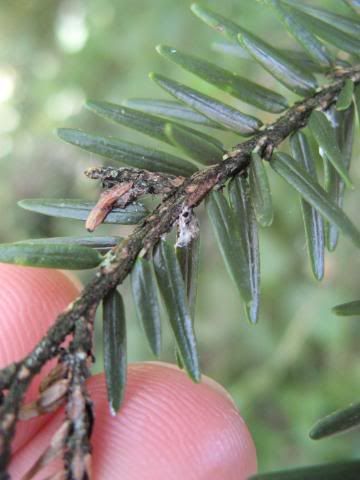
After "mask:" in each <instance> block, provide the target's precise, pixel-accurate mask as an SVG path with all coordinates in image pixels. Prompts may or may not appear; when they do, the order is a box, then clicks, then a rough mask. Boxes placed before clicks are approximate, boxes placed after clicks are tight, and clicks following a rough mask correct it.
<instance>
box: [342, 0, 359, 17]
mask: <svg viewBox="0 0 360 480" xmlns="http://www.w3.org/2000/svg"><path fill="white" fill-rule="evenodd" d="M343 2H344V3H345V4H346V5H347V6H348V7H349V8H351V11H352V12H355V13H357V14H359V13H360V10H359V9H360V2H359V0H343Z"/></svg>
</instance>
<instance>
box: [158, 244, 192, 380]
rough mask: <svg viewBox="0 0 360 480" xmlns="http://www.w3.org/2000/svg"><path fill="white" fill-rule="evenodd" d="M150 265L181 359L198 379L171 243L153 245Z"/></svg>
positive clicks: (189, 371) (183, 292) (178, 272)
mask: <svg viewBox="0 0 360 480" xmlns="http://www.w3.org/2000/svg"><path fill="white" fill-rule="evenodd" d="M154 267H155V273H156V277H157V281H158V285H159V289H160V292H161V295H162V297H163V300H164V304H165V307H166V310H167V313H168V317H169V321H170V324H171V327H172V330H173V333H174V336H175V340H176V345H177V349H178V351H179V353H180V355H181V361H182V363H183V365H184V367H185V369H186V371H187V372H188V374H189V376H190V377H191V378H192V379H193V380H194V381H195V382H199V381H200V378H201V373H200V366H199V359H198V353H197V347H196V339H195V333H194V329H193V322H192V319H191V316H190V312H189V306H188V302H187V298H186V290H185V284H184V280H183V277H182V273H181V269H180V266H179V263H178V261H177V258H176V255H175V250H174V246H173V245H172V244H171V243H169V242H168V241H161V242H160V244H159V245H158V246H157V248H156V250H155V254H154Z"/></svg>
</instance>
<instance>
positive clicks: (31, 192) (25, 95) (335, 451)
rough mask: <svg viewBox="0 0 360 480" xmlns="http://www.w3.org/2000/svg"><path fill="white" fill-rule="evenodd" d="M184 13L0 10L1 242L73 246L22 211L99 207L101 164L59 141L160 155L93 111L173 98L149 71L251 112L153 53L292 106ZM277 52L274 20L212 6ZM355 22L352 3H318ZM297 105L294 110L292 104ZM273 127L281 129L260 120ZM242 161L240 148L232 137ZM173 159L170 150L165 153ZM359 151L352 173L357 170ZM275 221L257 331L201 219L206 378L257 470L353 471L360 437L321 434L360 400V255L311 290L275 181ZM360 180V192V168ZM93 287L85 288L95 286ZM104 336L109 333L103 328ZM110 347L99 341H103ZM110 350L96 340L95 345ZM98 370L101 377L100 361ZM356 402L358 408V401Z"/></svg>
mask: <svg viewBox="0 0 360 480" xmlns="http://www.w3.org/2000/svg"><path fill="white" fill-rule="evenodd" d="M190 3H191V2H190V1H178V0H153V1H152V2H148V1H145V0H137V1H133V0H87V1H85V0H84V1H79V0H63V1H60V0H53V1H51V2H44V1H43V0H9V1H7V0H1V15H0V45H1V50H0V166H1V177H0V182H1V183H0V187H1V188H0V205H1V223H0V236H1V241H2V242H7V241H15V240H20V239H25V238H29V237H32V238H34V237H42V236H58V235H68V234H71V235H74V234H80V233H83V226H82V225H80V224H77V223H76V222H72V221H59V220H55V219H52V218H50V217H41V216H39V215H35V214H30V213H26V212H24V211H21V210H20V209H19V208H18V207H17V206H16V202H17V201H18V200H19V199H21V198H28V197H35V198H36V197H46V196H49V197H58V198H61V197H73V198H76V197H78V198H84V199H85V198H86V199H92V200H94V199H95V198H96V196H97V194H98V185H97V184H96V183H93V182H90V181H89V180H87V179H86V178H85V177H84V176H83V174H82V172H83V170H84V169H85V168H87V167H89V166H92V165H99V164H100V163H101V159H99V158H98V157H95V156H94V155H90V154H86V153H83V152H81V151H78V150H77V149H75V147H71V146H69V145H66V144H64V143H62V142H61V141H60V140H58V139H57V138H56V135H55V133H54V130H55V128H56V127H60V126H68V127H78V128H82V129H84V130H88V131H91V132H99V133H105V134H116V135H118V136H119V137H121V138H125V139H131V140H135V141H139V142H143V143H144V144H151V141H150V140H148V139H147V138H142V137H141V135H140V134H135V133H133V132H130V131H127V130H126V129H125V128H123V127H115V126H113V125H110V124H107V123H106V122H104V121H101V120H100V119H97V118H95V117H94V115H92V114H91V113H90V112H87V111H86V110H84V109H83V108H82V106H83V103H84V100H85V99H86V98H95V99H103V100H108V101H114V102H117V103H120V102H121V101H122V100H123V99H125V98H131V97H151V96H153V97H155V98H163V97H164V94H163V93H162V92H161V91H159V90H158V88H157V87H156V85H154V84H152V82H151V81H150V80H149V79H148V77H147V74H148V72H149V71H156V72H160V73H165V74H167V75H169V76H172V77H173V78H175V79H177V80H183V81H184V82H187V83H189V82H191V85H192V86H194V87H195V88H201V89H202V91H204V92H206V93H208V94H212V95H216V96H217V97H218V98H221V99H224V100H225V101H228V102H232V104H233V105H235V106H236V105H238V106H240V107H241V108H242V109H243V110H244V111H246V112H249V113H256V114H259V112H255V111H254V112H252V109H251V108H250V107H249V106H246V105H242V104H241V102H238V101H235V100H234V99H232V98H231V97H228V98H227V96H226V95H225V94H222V93H219V92H218V91H216V90H215V89H214V88H212V87H210V86H209V85H207V84H205V83H203V82H201V81H200V80H197V79H195V77H192V76H191V75H190V74H186V73H185V72H183V71H181V70H180V69H179V68H176V67H174V66H173V65H171V64H169V63H166V61H165V60H163V59H162V58H161V57H160V56H159V55H157V54H156V52H155V49H154V46H155V45H156V44H158V43H164V44H169V45H172V46H175V47H179V48H182V49H184V50H186V51H188V52H192V53H196V54H199V55H201V56H203V57H204V58H208V59H212V60H215V59H216V61H217V63H218V64H219V65H224V66H227V67H229V68H230V69H233V70H234V71H236V72H240V73H241V72H242V73H243V74H244V75H245V76H247V77H252V78H253V79H254V80H256V81H257V82H259V83H262V84H265V85H267V86H268V87H269V88H271V87H274V88H276V89H277V90H278V91H279V92H282V93H285V94H286V95H287V96H288V97H290V98H292V95H291V94H290V95H289V92H287V91H285V89H284V88H282V87H281V86H279V85H278V84H276V82H275V81H274V80H273V79H272V78H270V77H269V76H268V75H267V74H265V73H264V72H263V71H262V70H261V69H260V68H259V67H257V66H255V65H254V64H252V63H250V62H249V61H244V60H240V59H238V58H235V57H226V58H224V57H223V56H222V55H221V54H218V53H216V54H214V52H213V50H212V49H211V43H212V42H213V41H214V40H221V38H220V37H219V36H218V35H217V34H216V33H215V32H213V31H211V30H210V29H208V28H207V27H206V26H205V25H204V24H202V23H201V22H200V21H198V20H197V19H196V18H195V17H194V16H193V15H192V14H191V12H190V10H189V6H190ZM203 3H204V4H205V5H208V6H210V7H213V8H214V9H217V10H218V11H221V12H222V13H223V14H224V15H227V16H229V17H231V18H233V19H238V21H239V22H240V23H241V24H242V25H244V26H246V27H247V28H249V29H255V30H256V31H257V32H259V35H261V36H263V38H266V39H267V40H268V41H270V42H271V43H276V42H281V44H282V45H283V46H284V47H290V46H294V45H293V44H292V42H291V40H290V38H289V37H288V36H287V35H286V33H284V31H283V30H282V29H281V28H279V23H278V21H277V19H276V18H275V17H274V16H273V15H271V14H270V12H269V11H268V10H267V9H265V8H263V7H261V6H259V4H257V2H255V1H253V0H243V1H239V0H237V1H235V0H223V1H221V2H218V1H215V0H213V1H210V0H208V1H205V0H204V2H203ZM312 4H315V5H319V6H327V5H331V6H333V7H334V8H335V10H338V11H343V12H345V11H346V9H345V7H342V2H339V1H338V0H333V1H325V0H324V1H320V0H319V1H317V2H316V1H314V2H312ZM293 99H295V98H293ZM261 118H262V119H263V120H264V121H270V120H271V119H272V117H271V116H270V115H268V114H261ZM219 138H222V139H223V140H224V142H225V143H226V145H228V146H229V147H231V146H232V145H234V144H236V143H237V142H238V141H239V140H240V139H239V138H237V137H236V136H235V135H223V136H222V137H221V135H220V136H219ZM161 148H162V147H161ZM358 153H359V141H358V140H357V143H356V145H355V151H354V160H355V159H356V157H358ZM269 174H270V180H271V183H272V187H273V196H274V204H275V220H274V224H273V226H272V227H271V228H269V229H267V230H264V229H263V230H262V231H261V250H262V306H261V320H260V323H259V325H258V326H255V327H254V326H249V325H248V324H247V323H246V322H245V320H244V319H243V318H240V313H239V312H240V311H241V308H240V302H239V298H238V295H237V291H236V289H235V287H234V286H233V284H232V283H231V280H230V279H229V277H228V276H227V274H226V272H225V269H224V265H223V263H222V260H221V258H220V256H219V253H218V251H217V249H216V246H215V243H214V238H213V236H212V232H211V230H210V226H209V223H208V221H207V219H206V218H205V216H204V212H203V209H202V208H199V209H198V211H199V212H198V213H199V216H200V219H201V238H202V259H201V271H200V282H199V297H198V304H197V318H196V325H197V334H198V339H199V346H200V350H201V362H202V368H203V371H204V373H205V374H207V375H209V376H211V377H213V378H215V379H216V380H217V381H219V382H220V383H221V384H223V385H224V386H225V387H226V388H227V389H228V390H229V391H230V392H231V394H232V395H233V396H234V398H235V400H236V402H237V403H238V405H239V408H240V410H241V412H242V414H243V416H244V418H245V419H246V422H247V423H248V425H249V428H250V430H251V432H252V434H253V435H254V438H255V443H256V445H257V450H258V459H259V467H260V470H265V469H274V468H279V467H286V466H288V465H300V464H310V463H313V462H318V463H320V462H323V461H330V460H337V459H342V458H345V457H352V456H354V455H356V453H357V451H358V445H359V433H358V432H356V431H355V432H353V433H351V434H347V435H346V436H339V437H337V438H334V439H330V440H324V441H321V442H313V441H311V440H310V439H309V438H308V431H309V429H310V427H311V426H312V424H313V423H314V421H315V420H316V419H318V418H319V417H321V416H323V415H324V414H327V413H328V412H330V411H332V410H334V409H336V408H338V407H342V406H344V405H346V404H348V403H350V401H352V400H356V396H357V393H356V391H357V389H356V387H355V386H356V385H357V381H358V380H359V378H360V361H359V334H360V326H359V323H358V320H357V319H353V318H345V319H341V318H336V317H335V316H334V315H333V314H332V313H331V312H330V309H331V307H332V306H333V305H335V304H337V303H341V302H344V301H347V300H351V299H354V298H358V297H359V294H360V292H359V287H358V272H359V267H360V255H359V254H358V252H357V251H356V250H355V249H354V247H353V246H352V244H351V243H350V242H349V241H348V240H347V239H343V238H341V241H340V244H339V247H338V249H337V250H336V252H335V253H334V254H332V255H331V256H330V255H327V257H326V277H325V280H324V281H323V282H322V283H320V284H318V283H317V282H316V281H315V280H313V278H312V277H311V274H310V271H309V265H308V259H307V256H306V245H305V239H304V234H303V231H302V224H301V214H300V210H299V199H298V198H297V196H296V194H295V193H294V192H292V191H291V190H290V189H289V188H288V187H287V186H286V185H285V184H284V183H283V182H282V180H280V179H277V178H275V176H274V174H273V172H269ZM352 177H353V180H354V183H355V185H357V186H358V187H359V186H360V164H359V162H356V161H353V165H352ZM359 191H360V189H359V188H357V190H356V191H355V192H353V193H351V194H349V195H348V196H347V197H346V211H347V212H348V213H349V215H350V216H351V217H352V218H353V219H354V220H355V223H358V224H359V217H358V205H359V201H360V194H359ZM128 231H129V229H128V228H114V227H101V229H99V233H104V232H116V233H117V234H120V235H124V234H126V233H127V232H128ZM88 275H89V274H86V275H82V279H83V281H86V279H87V278H88ZM122 290H123V291H124V292H125V299H126V304H127V311H128V331H129V348H128V350H129V359H130V361H139V360H145V359H151V355H150V353H149V350H148V348H147V345H146V344H145V342H144V336H143V334H142V332H141V329H140V327H139V325H138V322H137V320H136V318H135V316H134V309H133V306H132V299H131V293H130V290H129V285H128V284H127V283H126V284H125V285H124V286H123V287H122ZM97 327H98V330H100V322H99V321H98V322H97ZM99 335H100V334H99ZM98 338H99V337H98ZM163 343H164V353H163V356H162V358H163V359H164V360H168V361H173V345H172V340H171V336H170V334H169V332H168V328H167V326H166V324H165V322H164V342H163ZM96 369H97V370H99V369H101V351H100V350H98V363H97V365H96ZM354 397H355V398H354Z"/></svg>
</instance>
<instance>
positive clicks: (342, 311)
mask: <svg viewBox="0 0 360 480" xmlns="http://www.w3.org/2000/svg"><path fill="white" fill-rule="evenodd" d="M332 311H333V312H334V313H335V314H336V315H339V316H341V317H350V316H353V315H360V300H355V301H353V302H347V303H342V304H341V305H336V306H335V307H333V309H332Z"/></svg>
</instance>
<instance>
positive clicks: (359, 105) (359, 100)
mask: <svg viewBox="0 0 360 480" xmlns="http://www.w3.org/2000/svg"><path fill="white" fill-rule="evenodd" d="M354 97H355V105H356V111H357V116H358V120H359V121H360V85H356V87H355V89H354Z"/></svg>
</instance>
